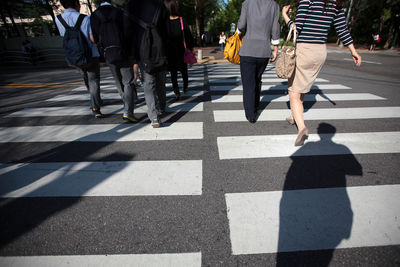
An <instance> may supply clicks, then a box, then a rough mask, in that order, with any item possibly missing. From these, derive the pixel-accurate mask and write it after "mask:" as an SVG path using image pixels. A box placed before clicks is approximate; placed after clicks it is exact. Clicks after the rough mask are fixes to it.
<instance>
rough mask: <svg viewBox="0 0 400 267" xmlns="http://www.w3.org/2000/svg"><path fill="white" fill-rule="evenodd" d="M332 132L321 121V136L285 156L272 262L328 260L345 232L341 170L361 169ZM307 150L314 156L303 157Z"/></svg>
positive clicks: (349, 217)
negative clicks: (286, 166) (287, 163)
mask: <svg viewBox="0 0 400 267" xmlns="http://www.w3.org/2000/svg"><path fill="white" fill-rule="evenodd" d="M335 132H336V129H335V127H334V126H332V125H330V124H327V123H321V124H320V125H319V127H318V134H319V135H320V138H321V140H320V141H317V142H308V143H306V144H305V145H304V146H302V147H301V148H300V149H299V150H297V151H296V152H295V153H294V154H293V155H292V156H291V159H292V161H293V162H292V164H291V166H290V168H289V170H288V172H287V175H286V180H285V184H284V188H283V192H282V198H281V201H280V214H279V216H280V223H279V241H278V253H277V266H328V265H329V263H330V261H331V259H332V255H333V252H334V251H335V248H336V247H337V246H338V245H339V244H340V243H341V242H342V240H344V239H348V238H349V237H350V235H351V229H352V224H353V211H352V207H351V203H350V199H349V196H348V194H347V190H346V187H347V181H346V178H347V179H348V177H346V176H348V175H354V176H362V174H363V171H362V166H361V165H360V163H359V162H358V161H357V159H356V158H355V157H354V155H353V154H352V153H351V151H350V150H349V148H347V147H346V146H344V145H341V144H337V143H335V142H333V140H332V137H333V136H334V134H335ZM322 151H323V152H324V153H322V154H330V155H327V156H321V153H320V152H322ZM310 154H314V155H315V156H306V157H305V155H310ZM313 189H314V190H313Z"/></svg>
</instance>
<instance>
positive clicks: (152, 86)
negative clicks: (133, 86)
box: [143, 71, 166, 122]
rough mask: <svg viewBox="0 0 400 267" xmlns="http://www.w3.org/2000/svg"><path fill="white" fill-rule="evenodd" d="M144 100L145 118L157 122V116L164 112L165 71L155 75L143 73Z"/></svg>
mask: <svg viewBox="0 0 400 267" xmlns="http://www.w3.org/2000/svg"><path fill="white" fill-rule="evenodd" d="M143 78H144V83H143V90H144V98H145V100H146V105H147V109H148V110H147V116H149V119H150V120H151V121H152V122H153V121H155V120H158V114H159V113H162V112H164V111H165V105H166V92H165V71H160V72H156V73H152V74H150V73H147V72H144V77H143Z"/></svg>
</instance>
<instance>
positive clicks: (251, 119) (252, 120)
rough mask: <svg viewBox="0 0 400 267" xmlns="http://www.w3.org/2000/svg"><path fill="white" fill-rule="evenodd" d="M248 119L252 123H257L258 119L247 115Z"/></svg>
mask: <svg viewBox="0 0 400 267" xmlns="http://www.w3.org/2000/svg"><path fill="white" fill-rule="evenodd" d="M246 119H247V120H248V121H249V122H250V123H256V121H257V120H256V119H255V118H249V117H246Z"/></svg>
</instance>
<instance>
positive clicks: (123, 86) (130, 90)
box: [108, 64, 137, 115]
mask: <svg viewBox="0 0 400 267" xmlns="http://www.w3.org/2000/svg"><path fill="white" fill-rule="evenodd" d="M108 66H109V67H110V70H111V74H112V76H113V77H114V80H115V84H116V86H117V90H118V93H119V95H120V96H121V99H122V101H123V102H124V114H127V115H133V108H134V103H135V100H136V99H137V93H136V87H135V86H134V85H133V77H134V76H133V69H132V68H133V67H132V65H129V64H108Z"/></svg>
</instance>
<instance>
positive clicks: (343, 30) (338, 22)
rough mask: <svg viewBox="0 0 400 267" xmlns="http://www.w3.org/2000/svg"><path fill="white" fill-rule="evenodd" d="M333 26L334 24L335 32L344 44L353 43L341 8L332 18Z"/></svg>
mask: <svg viewBox="0 0 400 267" xmlns="http://www.w3.org/2000/svg"><path fill="white" fill-rule="evenodd" d="M333 26H335V30H336V33H337V35H338V36H339V39H340V41H342V43H343V45H344V46H349V45H351V44H352V43H353V38H351V35H350V32H349V29H348V28H347V24H346V19H345V16H344V10H343V8H341V9H339V10H338V11H337V12H336V15H335V18H334V19H333Z"/></svg>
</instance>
